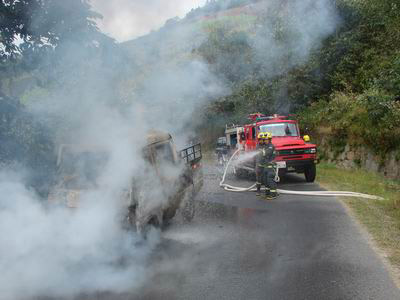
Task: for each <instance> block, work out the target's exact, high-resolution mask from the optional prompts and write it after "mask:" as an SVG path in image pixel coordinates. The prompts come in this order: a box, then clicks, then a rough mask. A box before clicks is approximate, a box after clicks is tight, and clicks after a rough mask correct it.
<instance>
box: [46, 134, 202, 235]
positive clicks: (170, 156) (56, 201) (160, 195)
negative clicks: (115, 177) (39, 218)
mask: <svg viewBox="0 0 400 300" xmlns="http://www.w3.org/2000/svg"><path fill="white" fill-rule="evenodd" d="M142 155H143V157H142V158H143V162H144V166H145V167H144V169H143V172H141V174H138V175H136V176H134V177H133V178H132V180H131V186H130V187H127V188H126V189H125V190H123V191H120V194H119V195H116V197H115V199H116V200H117V199H119V200H118V201H122V202H123V203H124V204H123V207H124V208H125V209H124V212H123V216H122V219H123V220H124V221H123V224H124V225H126V226H127V228H133V229H136V230H138V231H139V232H144V233H145V232H146V231H147V230H148V228H149V225H152V226H156V227H161V226H163V224H164V223H165V222H168V221H169V220H171V219H172V218H173V217H174V216H175V214H176V212H177V211H178V209H179V210H180V211H181V213H182V217H183V219H184V220H185V221H191V220H192V218H193V217H194V214H195V204H194V198H195V196H196V195H197V193H198V192H199V191H200V189H201V187H202V185H203V173H202V166H201V163H200V161H201V159H202V151H201V145H200V144H196V145H193V146H190V147H187V148H185V149H183V150H181V151H179V152H178V151H176V147H175V143H174V141H173V139H172V136H171V135H170V134H169V133H165V132H160V131H151V132H149V133H148V134H147V143H146V146H145V147H144V148H143V149H142ZM107 156H108V153H107V152H106V151H104V149H102V148H101V147H95V146H93V145H61V146H60V148H59V153H58V159H57V166H58V176H57V179H56V184H55V186H54V188H53V189H52V190H51V191H50V193H49V197H48V202H49V204H50V205H63V206H66V207H69V208H75V209H76V208H79V207H80V206H81V205H80V204H81V203H80V202H81V201H82V199H81V195H82V194H84V193H85V191H88V190H90V189H96V188H97V187H98V182H97V177H98V174H99V173H101V170H100V169H101V166H102V165H104V164H105V163H106V162H105V161H106V160H107ZM77 166H79V168H78V167H77ZM155 191H157V192H155Z"/></svg>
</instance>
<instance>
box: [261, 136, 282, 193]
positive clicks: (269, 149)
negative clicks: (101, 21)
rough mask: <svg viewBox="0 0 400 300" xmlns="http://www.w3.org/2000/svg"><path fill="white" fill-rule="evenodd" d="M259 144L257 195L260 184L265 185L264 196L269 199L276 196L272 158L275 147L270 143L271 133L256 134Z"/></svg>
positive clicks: (273, 157) (274, 153)
mask: <svg viewBox="0 0 400 300" xmlns="http://www.w3.org/2000/svg"><path fill="white" fill-rule="evenodd" d="M258 140H259V144H258V146H257V150H258V151H259V152H258V154H257V156H256V177H257V195H260V194H261V184H262V183H263V184H264V185H265V196H266V197H267V198H269V199H273V198H276V197H277V196H278V193H277V189H276V182H275V168H274V163H273V161H274V159H275V155H276V151H275V147H274V145H273V144H272V134H271V133H269V132H262V133H260V134H259V135H258Z"/></svg>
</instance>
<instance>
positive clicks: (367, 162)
mask: <svg viewBox="0 0 400 300" xmlns="http://www.w3.org/2000/svg"><path fill="white" fill-rule="evenodd" d="M318 146H319V149H318V152H319V153H320V156H321V158H322V159H323V160H325V161H328V162H331V163H335V164H337V165H338V166H340V167H342V168H346V169H351V168H363V169H366V170H368V171H373V172H378V173H381V174H382V175H384V176H387V177H389V178H393V179H400V157H399V156H400V155H399V153H400V152H399V151H393V152H390V153H388V154H387V155H386V157H385V158H384V159H383V158H381V157H379V156H377V155H375V154H374V152H373V151H372V150H370V149H369V148H367V147H365V146H351V145H350V144H347V145H346V146H345V147H344V149H342V150H341V151H338V150H334V149H332V148H331V147H330V146H329V143H328V139H327V138H321V139H320V141H319V142H318Z"/></svg>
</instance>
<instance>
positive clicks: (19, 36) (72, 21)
mask: <svg viewBox="0 0 400 300" xmlns="http://www.w3.org/2000/svg"><path fill="white" fill-rule="evenodd" d="M100 17H101V15H99V14H98V13H95V12H93V11H92V10H91V8H90V5H89V3H88V1H87V0H68V1H59V0H2V1H1V2H0V46H1V47H0V58H1V60H2V61H3V62H5V61H7V60H8V59H10V58H15V57H16V56H18V55H20V54H21V53H22V52H24V51H30V52H34V51H39V50H42V49H46V48H48V47H53V48H54V47H57V46H58V45H59V44H60V42H62V41H63V40H66V39H68V40H79V41H80V42H82V43H84V44H88V43H91V42H92V41H93V38H90V37H93V36H94V35H96V34H97V33H98V28H97V26H96V23H95V20H96V19H97V18H100Z"/></svg>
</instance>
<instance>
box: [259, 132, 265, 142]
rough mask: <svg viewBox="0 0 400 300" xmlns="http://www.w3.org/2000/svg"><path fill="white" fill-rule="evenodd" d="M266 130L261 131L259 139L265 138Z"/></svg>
mask: <svg viewBox="0 0 400 300" xmlns="http://www.w3.org/2000/svg"><path fill="white" fill-rule="evenodd" d="M265 138H266V137H265V132H260V133H259V134H258V139H259V140H265Z"/></svg>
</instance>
